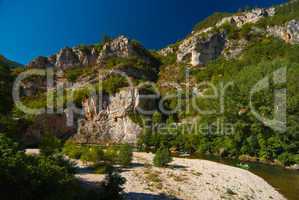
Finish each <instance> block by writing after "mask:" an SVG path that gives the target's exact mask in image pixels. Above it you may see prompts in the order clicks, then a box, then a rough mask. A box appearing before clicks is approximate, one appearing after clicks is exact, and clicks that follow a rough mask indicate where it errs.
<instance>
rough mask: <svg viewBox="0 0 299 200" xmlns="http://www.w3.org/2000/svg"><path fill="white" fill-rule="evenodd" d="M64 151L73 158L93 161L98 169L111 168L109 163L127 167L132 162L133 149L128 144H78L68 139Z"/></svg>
mask: <svg viewBox="0 0 299 200" xmlns="http://www.w3.org/2000/svg"><path fill="white" fill-rule="evenodd" d="M63 152H64V153H65V154H66V155H67V156H69V157H70V158H73V159H80V160H82V161H84V162H90V163H93V165H94V168H95V169H96V170H99V171H100V170H101V168H107V167H108V168H109V165H113V164H119V165H121V166H124V167H127V166H129V165H130V164H131V162H132V157H133V150H132V147H131V146H130V145H128V144H122V145H119V146H110V147H101V146H96V145H85V146H84V145H77V144H75V143H73V142H72V141H67V142H66V143H65V145H64V147H63Z"/></svg>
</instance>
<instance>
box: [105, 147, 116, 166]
mask: <svg viewBox="0 0 299 200" xmlns="http://www.w3.org/2000/svg"><path fill="white" fill-rule="evenodd" d="M117 158H118V150H117V149H116V147H113V146H112V147H108V148H107V149H106V151H105V154H104V159H105V161H108V162H111V163H115V162H117Z"/></svg>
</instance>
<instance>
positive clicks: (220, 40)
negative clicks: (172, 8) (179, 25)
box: [177, 33, 226, 66]
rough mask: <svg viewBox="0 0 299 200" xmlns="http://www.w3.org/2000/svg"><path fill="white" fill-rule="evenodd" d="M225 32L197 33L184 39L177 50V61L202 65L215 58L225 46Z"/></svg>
mask: <svg viewBox="0 0 299 200" xmlns="http://www.w3.org/2000/svg"><path fill="white" fill-rule="evenodd" d="M225 37H226V36H225V33H217V34H212V33H211V34H208V35H207V36H206V35H203V36H202V35H197V36H194V37H190V38H189V39H187V40H185V41H184V42H183V43H182V44H181V45H180V47H179V50H178V52H177V61H178V62H190V64H191V65H193V66H197V65H203V64H206V63H207V62H208V61H210V60H213V59H216V58H217V57H218V56H219V55H221V52H222V51H223V49H224V47H225V40H226V39H225Z"/></svg>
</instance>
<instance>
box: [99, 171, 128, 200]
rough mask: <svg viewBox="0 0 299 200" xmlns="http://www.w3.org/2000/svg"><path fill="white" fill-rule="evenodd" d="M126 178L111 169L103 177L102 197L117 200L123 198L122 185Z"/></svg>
mask: <svg viewBox="0 0 299 200" xmlns="http://www.w3.org/2000/svg"><path fill="white" fill-rule="evenodd" d="M125 182H126V179H125V178H123V177H121V176H120V175H119V174H118V173H117V172H114V171H113V170H111V171H110V172H109V173H108V175H107V176H106V178H105V181H104V183H103V189H104V191H105V192H104V194H103V199H105V200H106V199H107V200H108V199H113V200H119V199H123V196H122V193H123V189H124V188H123V187H122V186H123V185H124V184H125Z"/></svg>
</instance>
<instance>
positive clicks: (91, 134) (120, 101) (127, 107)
mask: <svg viewBox="0 0 299 200" xmlns="http://www.w3.org/2000/svg"><path fill="white" fill-rule="evenodd" d="M137 105H138V94H137V92H136V91H135V90H131V89H128V88H126V89H122V90H121V91H120V92H119V93H117V94H115V95H113V96H107V95H105V96H104V97H103V99H102V105H100V106H99V105H97V104H96V100H95V99H94V98H90V99H85V100H84V102H83V108H84V113H85V114H84V116H85V118H84V119H82V120H80V122H79V128H78V132H77V134H76V135H75V136H74V138H73V139H74V141H75V142H77V143H81V144H82V143H83V144H85V143H86V144H92V143H96V144H118V143H131V144H133V143H136V141H137V137H138V135H139V134H140V133H141V130H142V129H141V127H140V126H139V125H137V124H135V123H134V122H133V121H132V120H131V119H130V117H129V113H130V112H132V111H134V109H135V108H136V106H137Z"/></svg>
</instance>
